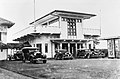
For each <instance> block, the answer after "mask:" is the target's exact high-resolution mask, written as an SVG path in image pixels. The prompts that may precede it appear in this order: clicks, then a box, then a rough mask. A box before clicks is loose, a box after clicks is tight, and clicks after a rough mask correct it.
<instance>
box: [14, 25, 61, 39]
mask: <svg viewBox="0 0 120 79" xmlns="http://www.w3.org/2000/svg"><path fill="white" fill-rule="evenodd" d="M31 33H34V27H33V26H30V27H27V28H25V29H23V30H21V31H19V32H17V33H15V34H14V37H13V39H16V38H20V37H21V36H24V35H27V34H31ZM36 33H51V34H54V33H57V34H58V33H60V28H59V27H57V26H47V27H39V26H38V27H36Z"/></svg>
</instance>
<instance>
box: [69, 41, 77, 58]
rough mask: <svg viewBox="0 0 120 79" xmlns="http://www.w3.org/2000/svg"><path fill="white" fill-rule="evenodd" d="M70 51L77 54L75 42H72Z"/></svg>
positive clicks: (74, 54)
mask: <svg viewBox="0 0 120 79" xmlns="http://www.w3.org/2000/svg"><path fill="white" fill-rule="evenodd" d="M70 53H71V54H72V55H73V57H75V56H76V46H75V43H72V44H70Z"/></svg>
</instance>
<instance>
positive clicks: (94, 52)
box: [77, 49, 107, 58]
mask: <svg viewBox="0 0 120 79" xmlns="http://www.w3.org/2000/svg"><path fill="white" fill-rule="evenodd" d="M106 54H107V53H105V52H104V50H100V49H91V50H90V49H83V50H78V53H77V57H78V58H104V57H106Z"/></svg>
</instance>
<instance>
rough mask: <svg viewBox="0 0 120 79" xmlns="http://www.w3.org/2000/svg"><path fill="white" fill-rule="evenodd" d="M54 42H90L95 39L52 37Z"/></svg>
mask: <svg viewBox="0 0 120 79" xmlns="http://www.w3.org/2000/svg"><path fill="white" fill-rule="evenodd" d="M50 40H51V41H52V42H56V43H57V42H58V43H59V42H80V43H84V42H89V41H93V40H92V39H61V38H55V39H50Z"/></svg>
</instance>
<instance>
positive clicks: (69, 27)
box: [14, 10, 100, 58]
mask: <svg viewBox="0 0 120 79" xmlns="http://www.w3.org/2000/svg"><path fill="white" fill-rule="evenodd" d="M94 16H96V15H94V14H87V13H79V12H70V11H61V10H55V11H53V12H51V13H49V14H47V15H45V16H43V17H41V18H39V19H37V20H35V21H34V22H31V23H30V25H32V26H30V27H27V28H25V29H23V30H22V31H19V32H17V33H16V34H15V39H14V41H19V42H20V43H23V42H25V41H29V43H30V44H31V45H32V46H36V47H39V48H40V52H43V53H45V54H46V55H47V57H48V58H51V57H53V56H54V54H55V50H56V49H66V50H68V51H69V52H71V53H72V54H73V56H76V55H77V50H78V49H82V48H87V49H88V48H90V49H92V48H93V47H94V46H93V41H90V40H93V39H95V38H96V37H99V36H100V29H91V28H84V27H83V22H84V20H86V19H90V18H91V17H94Z"/></svg>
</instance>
